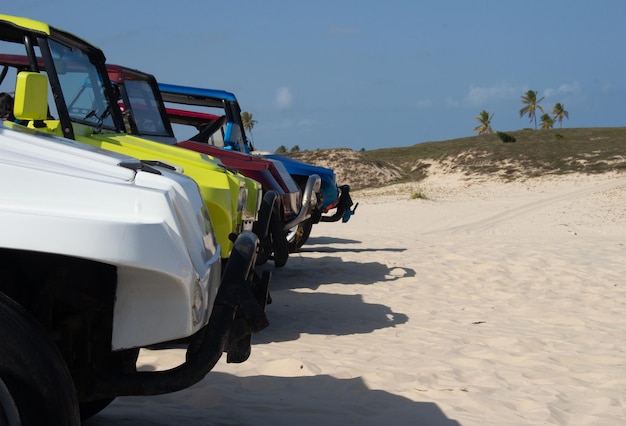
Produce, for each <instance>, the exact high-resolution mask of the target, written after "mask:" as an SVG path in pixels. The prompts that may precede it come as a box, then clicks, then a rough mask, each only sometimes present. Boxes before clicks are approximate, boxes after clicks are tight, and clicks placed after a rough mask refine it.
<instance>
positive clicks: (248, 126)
mask: <svg viewBox="0 0 626 426" xmlns="http://www.w3.org/2000/svg"><path fill="white" fill-rule="evenodd" d="M241 123H242V124H243V128H244V130H245V131H247V132H249V133H250V139H251V140H252V141H251V142H252V144H253V145H254V136H252V128H253V127H254V125H255V124H256V123H258V122H257V120H253V119H252V114H250V113H249V112H248V111H244V112H242V113H241Z"/></svg>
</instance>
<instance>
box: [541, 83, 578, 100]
mask: <svg viewBox="0 0 626 426" xmlns="http://www.w3.org/2000/svg"><path fill="white" fill-rule="evenodd" d="M575 93H580V83H579V82H577V81H575V82H573V83H571V84H561V85H560V86H559V87H558V88H557V89H550V88H548V89H546V90H544V92H543V96H545V97H546V98H547V97H550V96H560V95H572V94H575Z"/></svg>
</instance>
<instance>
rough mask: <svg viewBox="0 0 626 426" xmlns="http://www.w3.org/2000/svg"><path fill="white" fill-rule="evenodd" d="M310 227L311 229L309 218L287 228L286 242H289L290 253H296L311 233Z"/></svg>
mask: <svg viewBox="0 0 626 426" xmlns="http://www.w3.org/2000/svg"><path fill="white" fill-rule="evenodd" d="M311 229H313V221H312V220H311V219H310V218H309V219H307V220H305V221H303V222H300V223H299V224H298V226H296V227H294V228H292V229H290V230H289V233H288V234H287V242H288V244H289V252H290V253H296V252H297V251H298V250H300V249H301V248H302V246H303V245H304V244H305V243H306V242H307V240H308V239H309V236H310V235H311Z"/></svg>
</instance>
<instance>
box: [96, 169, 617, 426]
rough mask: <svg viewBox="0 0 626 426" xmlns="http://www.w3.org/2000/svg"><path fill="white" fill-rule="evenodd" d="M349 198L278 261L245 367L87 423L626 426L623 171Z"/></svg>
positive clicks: (145, 356) (172, 361)
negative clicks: (342, 219)
mask: <svg viewBox="0 0 626 426" xmlns="http://www.w3.org/2000/svg"><path fill="white" fill-rule="evenodd" d="M416 193H422V194H424V195H425V196H426V197H427V199H419V198H417V199H411V195H413V194H416ZM353 195H354V196H353V199H354V201H358V202H359V207H358V209H357V212H356V215H355V216H353V218H352V219H351V220H350V222H349V223H347V224H341V223H323V224H319V225H316V226H314V228H313V232H312V235H311V238H310V240H309V243H308V244H307V245H305V246H304V247H303V250H302V252H301V253H297V254H292V255H291V257H290V259H289V261H288V263H287V265H286V266H285V267H284V268H281V269H276V270H273V278H272V283H271V295H272V298H273V303H272V304H271V305H269V306H268V307H267V313H268V317H269V319H270V322H271V325H270V327H269V328H267V329H266V330H263V331H262V332H261V333H259V334H256V335H255V336H254V337H253V349H252V355H251V357H250V359H249V360H248V361H247V362H245V363H243V364H227V363H226V359H225V357H222V359H221V360H220V362H219V363H218V365H217V366H216V368H215V369H214V370H213V371H212V372H211V373H209V374H208V375H207V377H206V378H205V379H204V380H203V381H201V382H200V383H198V384H196V385H195V386H193V387H192V388H189V389H187V390H184V391H181V392H178V393H175V394H170V395H163V396H156V397H124V398H118V399H117V400H116V401H115V402H114V403H113V404H111V405H110V406H109V407H108V408H107V409H105V410H104V411H103V412H102V413H100V414H99V415H97V416H96V417H94V418H93V419H91V420H89V421H87V422H85V424H86V425H91V426H95V425H178V424H186V425H325V426H331V425H386V426H391V425H463V426H470V425H480V426H488V425H494V426H495V425H498V426H502V425H624V424H626V420H625V419H626V315H625V312H626V175H624V174H621V175H620V174H605V175H596V176H587V175H570V176H565V177H542V178H535V179H529V180H525V181H518V182H511V183H505V182H502V181H498V180H496V179H485V178H479V177H477V178H474V179H471V180H467V178H466V177H464V176H461V175H451V174H434V175H433V176H431V177H430V178H429V179H427V180H426V181H424V182H421V183H414V184H403V185H397V186H393V187H386V188H382V189H377V190H366V191H360V192H356V193H354V194H353ZM266 268H269V269H272V264H271V262H270V263H268V265H267V266H266ZM182 353H183V352H182V350H180V349H169V350H166V351H143V352H142V354H141V357H140V363H141V365H142V368H144V369H163V368H169V367H171V366H174V365H176V364H177V363H179V362H180V361H181V355H182Z"/></svg>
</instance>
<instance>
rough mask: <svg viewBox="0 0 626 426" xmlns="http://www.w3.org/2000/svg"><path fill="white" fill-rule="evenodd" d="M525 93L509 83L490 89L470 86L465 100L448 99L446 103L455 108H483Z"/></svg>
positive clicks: (522, 89) (520, 88)
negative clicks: (491, 103)
mask: <svg viewBox="0 0 626 426" xmlns="http://www.w3.org/2000/svg"><path fill="white" fill-rule="evenodd" d="M524 91H525V89H524V88H522V87H517V86H514V85H512V84H511V83H509V82H502V83H499V84H497V85H495V86H490V87H479V86H470V88H469V91H468V93H467V95H465V97H464V98H463V99H453V98H447V99H446V103H447V104H448V105H449V106H453V107H479V108H482V107H485V106H487V104H488V103H490V102H494V101H501V100H506V99H511V98H515V97H516V96H518V97H519V96H521V94H523V93H524Z"/></svg>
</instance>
